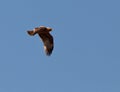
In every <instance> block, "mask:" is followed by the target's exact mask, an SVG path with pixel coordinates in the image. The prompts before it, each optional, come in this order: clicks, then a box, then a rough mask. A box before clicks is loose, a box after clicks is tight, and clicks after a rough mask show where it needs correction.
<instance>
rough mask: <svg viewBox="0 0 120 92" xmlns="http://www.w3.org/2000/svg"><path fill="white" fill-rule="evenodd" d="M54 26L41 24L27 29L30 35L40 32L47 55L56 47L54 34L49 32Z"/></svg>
mask: <svg viewBox="0 0 120 92" xmlns="http://www.w3.org/2000/svg"><path fill="white" fill-rule="evenodd" d="M50 31H52V28H49V27H44V26H40V27H37V28H35V29H33V30H29V31H27V32H28V34H29V35H31V36H34V35H35V34H38V35H39V36H40V38H41V39H42V41H43V43H44V50H45V52H46V55H48V56H50V55H51V53H52V50H53V48H54V41H53V37H52V35H51V34H50V33H49V32H50Z"/></svg>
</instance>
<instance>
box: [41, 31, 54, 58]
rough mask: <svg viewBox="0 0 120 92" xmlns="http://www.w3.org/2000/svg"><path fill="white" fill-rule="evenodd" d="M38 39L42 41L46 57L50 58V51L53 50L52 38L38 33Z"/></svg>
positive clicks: (46, 34) (48, 34)
mask: <svg viewBox="0 0 120 92" xmlns="http://www.w3.org/2000/svg"><path fill="white" fill-rule="evenodd" d="M39 36H40V38H41V39H42V41H43V44H44V50H45V53H46V55H48V56H50V55H51V53H52V50H53V48H54V42H53V37H52V35H50V33H48V32H46V33H39Z"/></svg>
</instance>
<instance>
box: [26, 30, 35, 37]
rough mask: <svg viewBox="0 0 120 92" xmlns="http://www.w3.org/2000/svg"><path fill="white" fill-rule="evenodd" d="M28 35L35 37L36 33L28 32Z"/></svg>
mask: <svg viewBox="0 0 120 92" xmlns="http://www.w3.org/2000/svg"><path fill="white" fill-rule="evenodd" d="M27 33H28V34H29V35H31V36H34V35H35V32H34V31H27Z"/></svg>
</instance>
